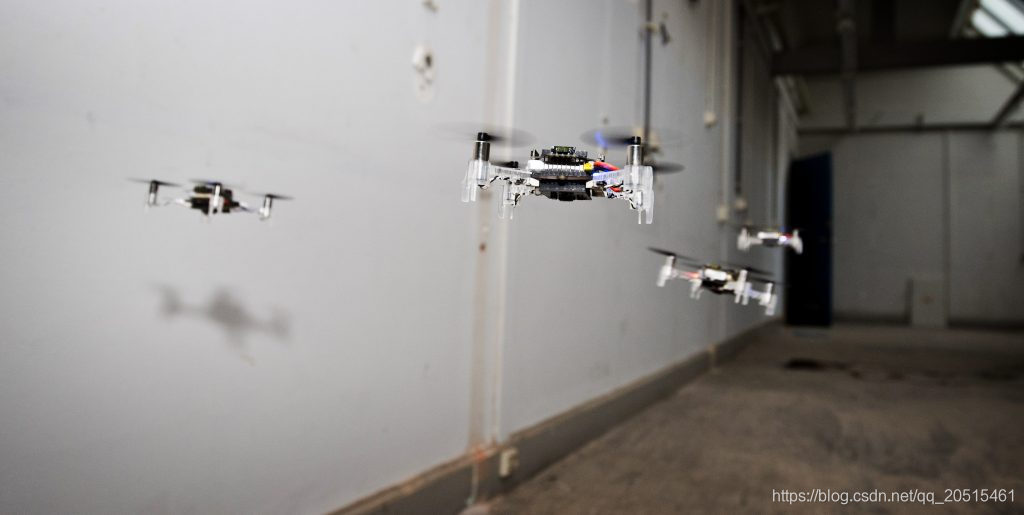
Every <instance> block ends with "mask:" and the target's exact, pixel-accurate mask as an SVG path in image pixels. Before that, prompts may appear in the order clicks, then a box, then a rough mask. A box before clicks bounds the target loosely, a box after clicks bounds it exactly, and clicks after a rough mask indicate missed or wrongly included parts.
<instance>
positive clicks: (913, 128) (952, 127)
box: [797, 122, 1024, 136]
mask: <svg viewBox="0 0 1024 515" xmlns="http://www.w3.org/2000/svg"><path fill="white" fill-rule="evenodd" d="M1022 127H1024V124H1021V123H1020V122H1008V123H1004V124H1003V125H1002V126H1001V127H998V129H1003V130H1019V129H1021V128H1022ZM991 130H992V124H991V123H987V122H968V123H934V124H906V125H861V126H860V127H857V129H856V130H850V129H849V128H848V127H845V126H839V127H834V126H832V127H803V128H800V129H797V133H799V134H800V135H801V136H849V135H858V134H859V135H868V134H892V133H916V134H925V133H936V132H988V131H991Z"/></svg>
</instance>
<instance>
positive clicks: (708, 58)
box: [704, 2, 722, 127]
mask: <svg viewBox="0 0 1024 515" xmlns="http://www.w3.org/2000/svg"><path fill="white" fill-rule="evenodd" d="M721 4H722V2H705V3H704V5H705V6H706V7H705V9H706V10H707V20H706V23H705V24H704V26H705V27H707V29H706V30H707V32H706V34H705V36H704V41H705V45H704V126H705V127H711V126H712V125H714V124H715V121H716V119H717V118H718V115H717V114H716V111H717V109H718V48H719V44H718V37H719V30H718V10H719V5H721Z"/></svg>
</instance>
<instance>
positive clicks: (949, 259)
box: [941, 130, 953, 321]
mask: <svg viewBox="0 0 1024 515" xmlns="http://www.w3.org/2000/svg"><path fill="white" fill-rule="evenodd" d="M951 137H952V134H951V133H950V131H948V130H947V131H943V132H942V156H941V159H942V196H943V201H942V281H943V282H944V283H945V284H944V285H943V289H944V290H945V292H944V293H945V298H944V299H943V301H944V302H945V310H946V320H947V321H948V320H949V315H950V312H951V307H952V306H951V304H952V302H953V301H952V299H953V297H952V289H953V283H952V276H953V273H952V270H953V165H952V151H951V148H950V147H951V142H950V138H951Z"/></svg>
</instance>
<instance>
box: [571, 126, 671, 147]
mask: <svg viewBox="0 0 1024 515" xmlns="http://www.w3.org/2000/svg"><path fill="white" fill-rule="evenodd" d="M643 132H644V131H643V128H641V127H629V126H618V127H598V128H596V129H591V130H589V131H587V132H584V133H583V134H581V135H580V139H581V140H582V141H583V142H584V143H586V144H588V145H593V146H595V147H597V148H622V147H625V146H627V145H630V144H632V140H633V138H634V137H636V136H643ZM682 140H683V138H682V135H681V134H680V133H679V132H678V131H675V130H672V129H666V128H663V127H651V128H650V135H649V137H648V141H645V142H644V145H646V146H648V147H657V148H663V147H666V146H673V145H678V144H680V143H682Z"/></svg>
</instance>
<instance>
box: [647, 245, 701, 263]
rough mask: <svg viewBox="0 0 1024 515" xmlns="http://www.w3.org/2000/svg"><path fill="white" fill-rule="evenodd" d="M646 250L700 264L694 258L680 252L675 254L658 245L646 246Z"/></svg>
mask: <svg viewBox="0 0 1024 515" xmlns="http://www.w3.org/2000/svg"><path fill="white" fill-rule="evenodd" d="M647 250H649V251H651V252H654V253H655V254H661V255H663V256H675V258H676V260H677V261H689V262H691V263H693V264H695V265H698V266H700V265H701V262H700V261H699V260H697V259H695V258H692V257H690V256H684V255H682V254H676V253H675V252H672V251H671V250H665V249H660V248H658V247H647Z"/></svg>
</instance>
